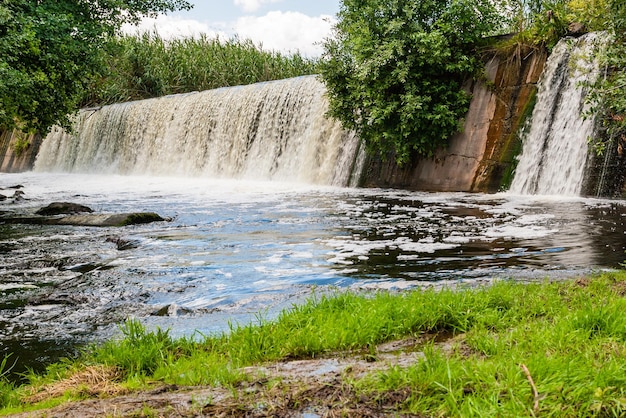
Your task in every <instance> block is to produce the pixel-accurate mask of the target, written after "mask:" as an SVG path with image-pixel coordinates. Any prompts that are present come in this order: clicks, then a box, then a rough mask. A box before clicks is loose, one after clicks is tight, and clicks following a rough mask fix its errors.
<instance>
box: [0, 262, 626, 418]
mask: <svg viewBox="0 0 626 418" xmlns="http://www.w3.org/2000/svg"><path fill="white" fill-rule="evenodd" d="M625 295H626V272H615V273H604V274H602V275H598V276H595V277H592V278H589V279H577V280H569V281H562V282H553V283H550V282H543V283H530V284H520V283H516V282H514V281H501V282H497V283H495V284H493V285H491V286H487V287H479V288H468V289H456V290H453V289H444V290H440V291H436V290H423V291H421V290H420V291H410V292H406V293H397V294H394V293H388V292H376V293H367V294H353V293H337V294H336V295H333V296H330V297H329V296H319V297H315V298H312V299H310V300H309V301H308V302H306V303H305V304H303V305H301V306H294V307H293V308H292V309H291V310H289V311H285V312H283V313H282V314H281V315H280V316H279V318H278V319H277V320H275V321H265V320H262V319H259V321H258V324H251V325H247V326H233V327H232V329H231V330H230V332H229V333H227V334H224V335H218V336H210V337H202V338H197V337H196V338H182V339H173V338H171V337H170V335H169V333H168V332H167V331H164V330H156V331H152V332H151V331H148V330H146V329H145V328H144V327H143V326H142V325H141V324H140V323H139V322H137V321H128V322H126V323H125V324H124V325H123V326H122V330H123V332H124V338H123V339H121V340H117V341H110V342H107V343H105V344H104V345H102V346H99V347H93V348H92V349H90V350H89V351H88V352H86V353H85V355H84V356H83V357H82V358H81V359H79V360H78V361H76V362H73V363H70V362H67V363H63V364H60V365H55V366H53V367H51V368H50V369H49V371H48V374H47V375H45V376H37V377H36V376H32V377H31V381H32V383H31V384H32V385H34V386H35V387H37V386H42V385H45V384H49V383H50V382H51V381H54V380H60V379H62V378H64V377H67V376H69V375H71V374H72V373H74V372H76V371H77V370H81V369H84V368H86V367H89V366H91V367H93V366H97V365H103V366H106V367H108V368H113V369H115V370H118V371H119V376H118V381H119V383H120V384H122V385H124V386H125V387H126V388H130V389H136V388H142V387H146V386H147V385H148V384H149V383H150V382H155V381H157V382H161V383H167V384H177V385H216V386H217V385H219V386H230V387H235V385H237V384H239V383H241V382H244V381H246V380H247V379H249V377H248V376H247V375H246V374H245V373H243V372H242V371H241V368H242V367H245V366H249V365H255V364H261V363H264V362H269V361H275V360H285V359H305V358H314V357H320V356H332V355H345V353H346V352H358V353H362V354H367V353H374V354H375V347H376V345H377V344H380V343H382V342H386V341H390V340H396V339H403V338H407V337H419V338H420V340H426V342H425V343H423V346H422V347H419V348H420V349H421V350H422V351H423V353H424V357H423V359H422V360H421V361H419V362H417V363H416V364H415V365H413V366H411V367H407V368H400V367H392V368H389V369H387V370H384V371H383V372H379V373H374V374H371V375H369V376H367V377H366V378H364V379H357V380H350V381H348V383H347V384H348V385H350V388H351V390H352V391H353V392H354V393H356V394H357V395H356V396H367V397H368V398H370V399H371V398H374V399H375V398H383V397H384V396H385V394H386V393H395V392H398V391H403V390H404V391H408V393H409V396H408V397H406V399H405V400H404V401H403V402H402V403H401V404H399V405H398V406H397V408H398V410H399V411H405V412H410V413H414V414H418V415H419V414H423V415H426V416H463V417H465V416H506V417H509V416H510V417H517V416H535V415H537V416H558V417H563V416H566V417H567V416H572V417H573V416H620V415H623V414H625V413H626V315H624V312H626V298H625ZM424 336H428V338H426V339H424ZM436 336H440V337H441V336H446V337H449V336H454V338H452V339H450V340H449V341H448V343H446V344H440V343H436V342H434V340H435V337H436ZM524 367H525V368H526V369H524ZM526 370H527V371H526ZM535 389H536V390H537V393H535V392H534V390H535ZM2 390H5V389H4V388H2ZM28 390H29V388H27V387H20V388H11V387H8V388H7V389H6V394H5V395H3V396H0V402H1V403H2V405H3V406H4V407H5V408H11V407H13V408H15V407H18V403H17V402H18V400H19V399H20V397H22V398H23V397H24V394H25V393H27V392H28ZM6 410H9V409H6ZM6 410H5V411H6ZM11 410H12V411H14V410H15V409H11Z"/></svg>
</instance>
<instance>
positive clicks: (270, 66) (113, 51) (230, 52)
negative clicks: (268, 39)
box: [82, 32, 317, 106]
mask: <svg viewBox="0 0 626 418" xmlns="http://www.w3.org/2000/svg"><path fill="white" fill-rule="evenodd" d="M316 65H317V60H316V59H311V58H306V57H304V56H302V55H301V54H299V53H295V54H291V55H284V54H281V53H278V52H268V51H264V50H262V49H261V48H260V47H259V46H257V45H255V44H254V43H253V42H252V41H251V40H241V39H238V38H233V39H230V40H222V39H219V38H209V37H208V36H205V35H202V36H200V37H194V38H181V39H173V40H166V39H163V38H162V37H161V36H159V35H158V34H157V33H155V32H144V33H143V34H140V35H133V36H130V35H129V36H124V37H121V38H117V39H114V40H112V41H111V42H110V44H109V45H108V49H107V51H106V53H105V54H104V55H103V57H102V67H103V74H102V75H100V76H97V77H96V78H95V79H94V81H93V83H92V85H91V87H90V88H89V89H88V91H86V92H85V97H84V99H83V103H82V104H83V106H98V105H104V104H110V103H116V102H123V101H129V100H138V99H146V98H151V97H158V96H163V95H167V94H176V93H186V92H190V91H202V90H209V89H214V88H219V87H227V86H236V85H243V84H251V83H257V82H263V81H271V80H280V79H285V78H290V77H297V76H301V75H308V74H314V73H316Z"/></svg>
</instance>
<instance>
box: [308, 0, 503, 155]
mask: <svg viewBox="0 0 626 418" xmlns="http://www.w3.org/2000/svg"><path fill="white" fill-rule="evenodd" d="M497 24H498V14H497V12H496V9H495V6H494V5H493V3H492V1H490V0H419V1H418V0H411V1H407V0H343V2H342V5H341V8H340V12H339V14H338V22H337V24H336V26H335V35H334V37H332V38H330V39H327V40H326V41H325V42H324V51H325V52H324V56H323V62H322V63H321V71H320V72H321V76H322V79H323V81H324V83H325V85H326V87H327V91H328V97H329V102H330V105H329V115H330V116H332V117H334V118H337V119H338V120H340V121H341V122H342V124H343V125H344V127H346V128H348V129H351V130H354V131H355V132H356V133H357V134H358V135H359V136H360V138H361V139H362V140H364V141H365V144H366V145H367V147H368V149H369V150H370V151H372V152H378V153H380V154H381V155H382V156H383V157H386V156H387V155H389V154H390V153H394V154H395V158H396V160H397V161H398V163H400V164H402V163H405V162H407V161H408V160H409V158H410V156H411V155H412V154H413V153H417V154H419V155H424V156H429V155H432V154H433V152H434V151H435V150H436V149H437V148H439V147H441V146H444V145H445V144H446V143H447V141H448V139H449V138H450V136H451V135H452V134H453V133H454V132H456V131H457V130H459V129H460V126H461V125H460V122H461V120H462V118H463V116H464V115H465V113H466V112H467V110H468V105H469V100H470V96H469V94H468V93H467V92H466V91H464V90H463V83H464V81H466V80H467V79H468V78H469V77H471V76H473V75H475V74H476V72H477V71H478V69H482V68H483V64H482V63H481V62H480V60H479V59H478V56H477V54H476V48H477V46H479V45H480V44H481V43H482V42H483V37H484V35H486V34H490V33H492V32H493V31H494V29H495V28H496V26H497Z"/></svg>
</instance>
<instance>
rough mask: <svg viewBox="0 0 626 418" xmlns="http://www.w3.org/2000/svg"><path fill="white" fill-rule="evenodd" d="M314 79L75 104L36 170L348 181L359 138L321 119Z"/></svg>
mask: <svg viewBox="0 0 626 418" xmlns="http://www.w3.org/2000/svg"><path fill="white" fill-rule="evenodd" d="M327 109H328V102H327V99H326V97H325V87H324V85H323V84H322V83H321V82H320V81H318V80H317V78H316V76H305V77H297V78H292V79H287V80H281V81H273V82H266V83H258V84H252V85H248V86H238V87H225V88H220V89H215V90H208V91H203V92H194V93H188V94H179V95H171V96H165V97H161V98H156V99H148V100H141V101H135V102H128V103H120V104H114V105H110V106H104V107H102V108H99V109H88V110H82V111H80V113H79V114H78V116H77V118H76V121H75V123H74V127H73V129H72V132H71V133H68V132H65V131H64V130H63V129H61V128H58V127H55V128H54V129H53V130H52V131H51V133H50V134H48V136H47V137H46V138H45V140H44V141H43V144H42V146H41V149H40V151H39V154H38V156H37V160H36V162H35V171H62V172H81V173H111V174H140V175H143V174H147V175H166V176H169V175H172V176H194V177H198V176H206V177H212V178H237V179H253V180H278V181H298V182H306V183H312V184H326V185H337V186H348V185H354V183H355V182H356V181H357V180H358V179H357V178H358V175H359V173H358V172H356V171H357V170H358V168H359V167H361V166H362V159H363V156H362V154H363V152H362V150H360V148H361V147H360V146H359V140H358V139H357V138H356V136H355V135H353V134H352V133H350V132H347V131H345V130H344V129H343V128H342V127H341V125H340V123H339V122H336V121H333V120H331V119H329V118H327V117H325V113H326V111H327Z"/></svg>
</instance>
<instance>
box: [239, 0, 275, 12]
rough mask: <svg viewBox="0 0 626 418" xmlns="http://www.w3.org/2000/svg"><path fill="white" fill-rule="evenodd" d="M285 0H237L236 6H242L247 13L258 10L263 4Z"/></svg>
mask: <svg viewBox="0 0 626 418" xmlns="http://www.w3.org/2000/svg"><path fill="white" fill-rule="evenodd" d="M281 1H283V0H235V1H234V3H235V6H237V7H240V8H241V10H243V11H244V12H246V13H253V12H256V11H257V10H259V9H260V8H261V6H262V5H264V4H268V3H279V2H281Z"/></svg>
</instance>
